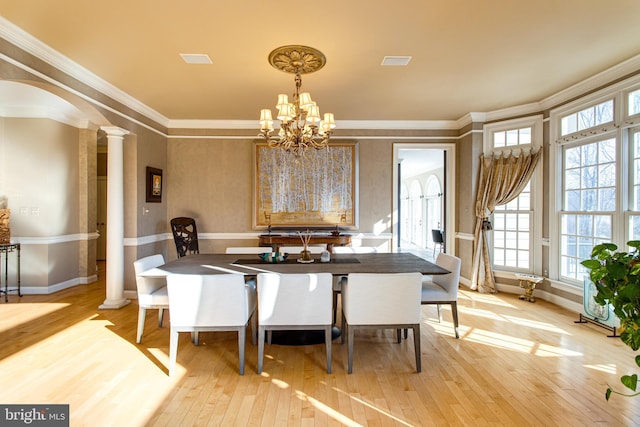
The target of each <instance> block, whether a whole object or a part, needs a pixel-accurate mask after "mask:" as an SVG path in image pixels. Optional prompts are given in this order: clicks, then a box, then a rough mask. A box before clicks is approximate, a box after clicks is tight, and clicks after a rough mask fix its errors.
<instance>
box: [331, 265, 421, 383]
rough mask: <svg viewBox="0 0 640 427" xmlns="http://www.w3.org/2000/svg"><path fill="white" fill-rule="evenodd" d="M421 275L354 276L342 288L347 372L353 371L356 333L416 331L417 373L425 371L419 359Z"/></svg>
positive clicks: (397, 335)
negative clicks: (392, 330)
mask: <svg viewBox="0 0 640 427" xmlns="http://www.w3.org/2000/svg"><path fill="white" fill-rule="evenodd" d="M421 284H422V274H420V273H352V274H349V276H348V278H347V281H346V282H345V283H344V284H343V287H342V342H344V335H345V333H346V334H347V352H348V368H347V372H348V373H349V374H350V373H352V371H353V342H354V334H355V329H359V328H375V329H395V330H396V338H397V341H398V342H400V341H401V329H403V328H410V329H412V330H413V345H414V350H415V357H416V370H417V371H418V372H420V371H421V370H422V364H421V360H420V359H421V356H420V354H421V353H420V287H421Z"/></svg>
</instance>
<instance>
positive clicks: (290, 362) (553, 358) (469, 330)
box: [0, 275, 640, 427]
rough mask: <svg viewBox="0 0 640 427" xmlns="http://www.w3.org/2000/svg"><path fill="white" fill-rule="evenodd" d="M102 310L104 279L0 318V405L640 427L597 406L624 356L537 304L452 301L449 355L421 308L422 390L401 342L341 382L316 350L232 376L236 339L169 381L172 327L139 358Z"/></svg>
mask: <svg viewBox="0 0 640 427" xmlns="http://www.w3.org/2000/svg"><path fill="white" fill-rule="evenodd" d="M102 277H103V275H102ZM104 297H105V292H104V278H102V279H101V280H100V281H99V282H97V283H94V284H90V285H85V286H77V287H74V288H72V289H68V290H65V291H62V292H58V293H55V294H52V295H48V296H43V295H26V296H23V297H22V298H21V299H19V298H18V297H17V296H16V295H11V296H10V302H9V303H8V304H6V303H4V302H1V303H0V403H4V404H7V403H65V404H70V412H71V425H72V426H74V427H78V426H92V427H95V426H118V427H121V426H127V427H130V426H144V425H149V426H172V427H173V426H192V425H194V426H205V425H212V426H218V425H238V426H245V425H254V426H258V425H263V426H282V425H293V426H316V425H318V426H323V425H349V426H357V425H362V426H387V425H396V426H419V425H424V426H444V425H454V426H484V425H499V426H512V425H513V426H526V425H530V426H576V427H577V426H585V425H589V426H596V425H598V426H631V425H640V398H635V399H628V398H621V397H617V396H614V397H613V398H612V399H611V400H610V401H609V402H606V401H605V398H604V393H605V389H606V384H607V383H610V384H612V385H617V384H618V383H619V380H618V378H619V377H620V375H621V374H622V373H632V372H635V371H634V369H633V365H634V363H633V357H634V356H635V354H634V353H633V352H632V351H631V350H630V349H629V348H627V347H626V346H624V345H623V344H622V343H621V342H620V341H619V339H613V338H607V337H606V335H607V332H606V331H605V330H604V329H601V328H598V327H596V326H592V325H580V324H575V323H574V320H576V318H577V314H575V313H571V312H568V311H566V310H564V309H561V308H558V307H556V306H554V305H552V304H549V303H547V302H545V301H538V302H536V303H533V304H532V303H527V302H524V301H520V300H518V299H517V297H516V296H514V295H508V294H497V295H483V294H478V293H476V292H470V291H467V290H462V291H461V295H460V299H459V301H460V304H459V305H460V307H459V311H460V321H461V327H460V332H461V338H460V339H459V340H456V339H455V338H454V337H453V330H452V327H451V312H450V311H449V310H448V309H447V308H445V307H443V323H438V321H437V319H436V309H435V307H432V306H424V307H423V309H422V313H423V324H422V366H423V372H422V373H420V374H418V373H416V372H415V365H414V356H413V348H412V342H413V340H412V339H409V340H403V342H402V343H401V344H397V343H395V340H394V336H393V333H392V331H384V332H377V331H368V330H363V331H359V332H358V333H357V334H356V342H355V356H354V372H353V374H352V375H347V373H346V359H347V357H346V356H347V354H346V345H340V342H339V340H338V341H336V342H335V343H334V346H333V360H334V363H333V374H327V373H326V372H325V354H324V345H323V344H319V345H314V346H306V347H286V346H277V345H271V346H269V345H267V346H266V348H265V353H266V357H265V362H264V372H263V374H262V375H258V374H256V358H257V347H255V346H253V345H251V343H250V342H248V343H247V358H246V372H245V375H244V376H240V375H239V374H238V361H237V340H236V336H235V334H233V333H231V332H217V333H204V334H202V337H201V339H202V341H203V344H202V345H200V346H199V347H196V346H194V345H192V344H191V343H190V341H189V337H188V336H187V334H181V338H180V347H179V350H178V368H177V374H176V375H175V376H174V377H171V378H170V377H168V375H167V365H168V350H169V328H168V325H169V321H168V319H165V324H164V327H163V328H160V329H159V328H158V327H157V324H156V321H157V316H156V313H157V312H156V311H149V313H148V315H147V322H146V326H145V334H144V337H143V340H142V344H140V345H137V344H135V331H136V319H137V304H136V302H135V301H133V302H132V303H131V304H130V305H129V306H127V307H125V308H123V309H120V310H98V309H97V307H98V306H99V305H100V304H101V303H102V302H103V301H104Z"/></svg>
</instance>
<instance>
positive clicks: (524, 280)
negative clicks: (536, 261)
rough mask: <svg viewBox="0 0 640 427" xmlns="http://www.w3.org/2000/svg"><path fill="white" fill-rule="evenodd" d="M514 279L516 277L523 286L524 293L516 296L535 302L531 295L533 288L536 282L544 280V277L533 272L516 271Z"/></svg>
mask: <svg viewBox="0 0 640 427" xmlns="http://www.w3.org/2000/svg"><path fill="white" fill-rule="evenodd" d="M516 279H518V284H519V285H520V287H521V288H524V295H520V296H519V297H518V298H520V299H522V300H525V301H528V302H536V299H535V298H534V297H533V290H534V289H535V288H536V285H537V284H538V283H540V282H542V281H543V280H544V277H542V276H536V275H533V274H522V273H516Z"/></svg>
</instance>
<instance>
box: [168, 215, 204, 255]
mask: <svg viewBox="0 0 640 427" xmlns="http://www.w3.org/2000/svg"><path fill="white" fill-rule="evenodd" d="M170 224H171V232H172V233H173V241H174V242H175V244H176V251H177V253H178V258H181V257H183V256H186V255H188V254H197V253H200V249H199V247H198V229H197V227H196V220H195V219H193V218H188V217H184V216H181V217H177V218H172V219H171V221H170Z"/></svg>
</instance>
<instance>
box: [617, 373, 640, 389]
mask: <svg viewBox="0 0 640 427" xmlns="http://www.w3.org/2000/svg"><path fill="white" fill-rule="evenodd" d="M620 382H621V383H622V384H624V386H625V387H626V388H628V389H629V390H631V391H636V387H637V386H638V375H637V374H633V375H623V376H622V378H620Z"/></svg>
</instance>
